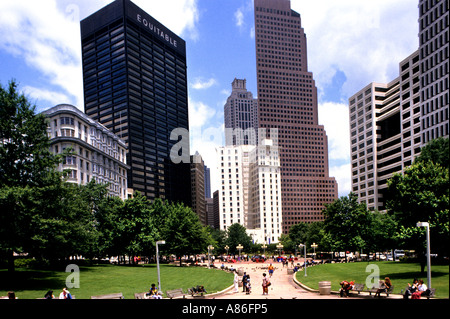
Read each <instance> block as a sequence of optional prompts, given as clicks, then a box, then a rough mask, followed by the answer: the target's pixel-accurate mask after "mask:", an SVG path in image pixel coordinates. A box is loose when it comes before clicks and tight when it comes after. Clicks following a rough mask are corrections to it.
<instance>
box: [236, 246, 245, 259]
mask: <svg viewBox="0 0 450 319" xmlns="http://www.w3.org/2000/svg"><path fill="white" fill-rule="evenodd" d="M243 248H244V247H243V246H242V245H241V244H239V245H237V246H236V249H237V250H239V258H238V260H239V261H241V250H242V249H243Z"/></svg>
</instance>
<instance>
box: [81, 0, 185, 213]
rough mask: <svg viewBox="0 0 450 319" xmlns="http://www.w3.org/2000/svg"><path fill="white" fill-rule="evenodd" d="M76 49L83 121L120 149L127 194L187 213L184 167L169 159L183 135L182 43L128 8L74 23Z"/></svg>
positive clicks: (115, 7) (119, 1)
mask: <svg viewBox="0 0 450 319" xmlns="http://www.w3.org/2000/svg"><path fill="white" fill-rule="evenodd" d="M81 41H82V60H83V80H84V102H85V113H86V114H87V115H88V116H90V117H91V118H93V119H94V120H97V121H98V122H100V123H102V124H103V125H105V126H106V127H107V128H108V129H110V130H111V131H113V132H114V133H115V134H117V135H118V136H119V137H121V138H122V139H123V140H124V141H125V142H126V143H127V147H128V156H127V164H128V165H130V167H131V169H130V170H129V172H128V187H129V188H132V189H133V190H134V191H139V192H140V193H141V194H143V195H146V196H147V197H148V198H149V199H154V198H158V197H160V198H166V199H168V200H172V201H182V202H184V203H185V204H187V205H190V203H191V199H190V194H191V191H190V170H189V164H188V163H180V164H176V163H174V162H172V161H171V159H170V151H171V149H172V147H173V146H174V145H175V144H177V143H178V142H180V140H181V137H180V138H179V139H178V140H171V139H170V136H171V132H172V131H173V130H174V129H176V128H182V129H185V130H188V129H189V123H188V96H187V75H186V73H187V72H186V69H187V68H186V43H185V41H184V40H183V39H181V38H180V37H178V36H177V35H175V34H174V33H173V32H171V31H170V30H169V29H167V28H166V27H165V26H163V25H162V24H161V23H159V22H158V21H156V20H155V19H153V18H152V17H151V16H150V15H149V14H147V13H146V12H144V11H143V10H142V9H140V8H139V7H138V6H136V5H135V4H133V3H132V2H131V1H129V0H116V1H114V2H112V3H111V4H109V5H108V6H106V7H104V8H102V9H101V10H99V11H97V12H96V13H94V14H92V15H91V16H89V17H87V18H86V19H84V20H82V21H81ZM184 151H185V152H187V154H188V155H189V143H187V145H185V149H184Z"/></svg>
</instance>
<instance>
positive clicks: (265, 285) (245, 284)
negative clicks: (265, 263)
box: [234, 270, 273, 295]
mask: <svg viewBox="0 0 450 319" xmlns="http://www.w3.org/2000/svg"><path fill="white" fill-rule="evenodd" d="M269 273H270V270H269ZM272 274H273V270H272V272H271V273H270V277H271V276H272ZM270 285H271V282H270V279H269V278H268V277H267V275H266V273H263V279H262V285H261V286H262V289H263V295H268V294H269V286H270ZM234 292H235V293H237V292H239V275H238V273H237V271H236V270H235V271H234ZM242 292H245V294H247V295H249V294H250V293H251V292H252V285H251V282H250V275H249V274H247V273H246V272H244V275H243V276H242Z"/></svg>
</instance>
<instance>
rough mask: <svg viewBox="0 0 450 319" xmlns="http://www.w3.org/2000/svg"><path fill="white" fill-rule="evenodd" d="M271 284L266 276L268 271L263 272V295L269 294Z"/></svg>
mask: <svg viewBox="0 0 450 319" xmlns="http://www.w3.org/2000/svg"><path fill="white" fill-rule="evenodd" d="M270 285H271V283H270V280H269V278H267V277H266V273H263V280H262V288H263V295H268V294H269V286H270Z"/></svg>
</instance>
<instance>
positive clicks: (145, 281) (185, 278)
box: [0, 265, 233, 299]
mask: <svg viewBox="0 0 450 319" xmlns="http://www.w3.org/2000/svg"><path fill="white" fill-rule="evenodd" d="M68 275H69V273H66V272H64V271H47V270H28V269H24V268H19V269H16V272H15V274H9V273H8V272H7V271H6V270H5V269H0V295H1V296H5V295H6V294H7V292H8V291H10V290H12V291H15V293H16V296H17V297H18V298H20V299H35V298H42V297H44V294H45V293H46V292H47V291H48V290H50V289H51V290H53V291H54V295H55V297H56V298H58V296H59V293H60V292H61V290H62V288H63V287H64V286H65V282H66V277H67V276H68ZM157 281H158V275H157V270H156V265H145V266H142V265H140V266H115V265H96V266H91V267H80V288H78V289H76V288H72V289H69V290H70V292H71V293H72V294H73V295H75V296H76V298H77V299H89V298H90V296H93V295H103V294H109V293H117V292H121V293H123V295H124V297H125V299H133V298H134V293H137V292H144V291H148V290H149V288H150V285H151V284H152V283H154V284H157ZM161 284H162V288H163V292H164V293H165V292H166V291H167V290H171V289H177V288H183V291H185V292H186V291H187V289H188V288H191V287H192V286H197V285H203V286H205V289H206V291H207V292H208V293H212V292H216V291H220V290H223V289H225V288H227V287H229V286H230V285H232V284H233V274H231V273H227V272H224V271H222V270H218V269H206V268H202V267H177V266H171V265H161Z"/></svg>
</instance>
